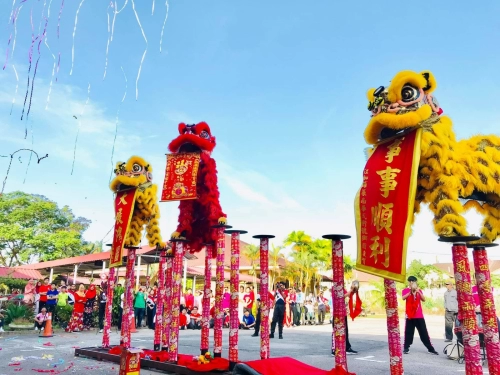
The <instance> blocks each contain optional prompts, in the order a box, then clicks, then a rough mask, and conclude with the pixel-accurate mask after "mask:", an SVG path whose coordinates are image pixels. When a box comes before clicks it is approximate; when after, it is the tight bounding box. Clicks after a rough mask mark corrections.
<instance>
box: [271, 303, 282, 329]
mask: <svg viewBox="0 0 500 375" xmlns="http://www.w3.org/2000/svg"><path fill="white" fill-rule="evenodd" d="M283 319H285V304H284V303H277V304H276V305H275V306H274V312H273V320H272V322H271V335H274V331H275V330H276V323H278V333H279V334H280V336H281V335H283Z"/></svg>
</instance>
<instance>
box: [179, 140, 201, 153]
mask: <svg viewBox="0 0 500 375" xmlns="http://www.w3.org/2000/svg"><path fill="white" fill-rule="evenodd" d="M179 152H201V148H200V147H198V146H197V145H195V144H194V143H190V142H186V143H183V144H182V145H181V147H179Z"/></svg>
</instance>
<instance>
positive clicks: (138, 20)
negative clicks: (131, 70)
mask: <svg viewBox="0 0 500 375" xmlns="http://www.w3.org/2000/svg"><path fill="white" fill-rule="evenodd" d="M131 2H132V9H133V10H134V14H135V19H136V20H137V23H138V24H139V28H140V29H141V33H142V37H143V38H144V41H145V42H146V49H145V50H144V53H143V54H142V59H141V64H140V65H139V70H138V71H137V78H136V79H135V100H137V99H138V98H139V78H140V77H141V70H142V63H143V62H144V58H145V57H146V52H148V39H147V38H146V34H145V33H144V29H143V28H142V25H141V20H140V19H139V15H138V14H137V11H136V10H135V3H134V0H131Z"/></svg>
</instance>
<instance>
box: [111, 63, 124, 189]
mask: <svg viewBox="0 0 500 375" xmlns="http://www.w3.org/2000/svg"><path fill="white" fill-rule="evenodd" d="M120 68H121V69H122V73H123V78H125V91H124V92H123V97H122V101H121V102H120V104H119V105H118V110H117V111H116V120H115V138H114V139H113V148H112V149H111V175H110V176H109V181H110V182H111V177H112V176H113V170H114V164H113V157H114V155H115V144H116V136H117V134H118V117H119V116H120V109H121V107H122V104H123V102H124V101H125V98H126V97H127V89H128V80H127V75H126V74H125V71H124V70H123V66H121V67H120Z"/></svg>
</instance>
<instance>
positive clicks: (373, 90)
mask: <svg viewBox="0 0 500 375" xmlns="http://www.w3.org/2000/svg"><path fill="white" fill-rule="evenodd" d="M375 90H376V89H369V90H368V91H367V92H366V97H367V98H368V100H369V101H370V102H373V101H374V100H375V95H373V93H374V92H375Z"/></svg>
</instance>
